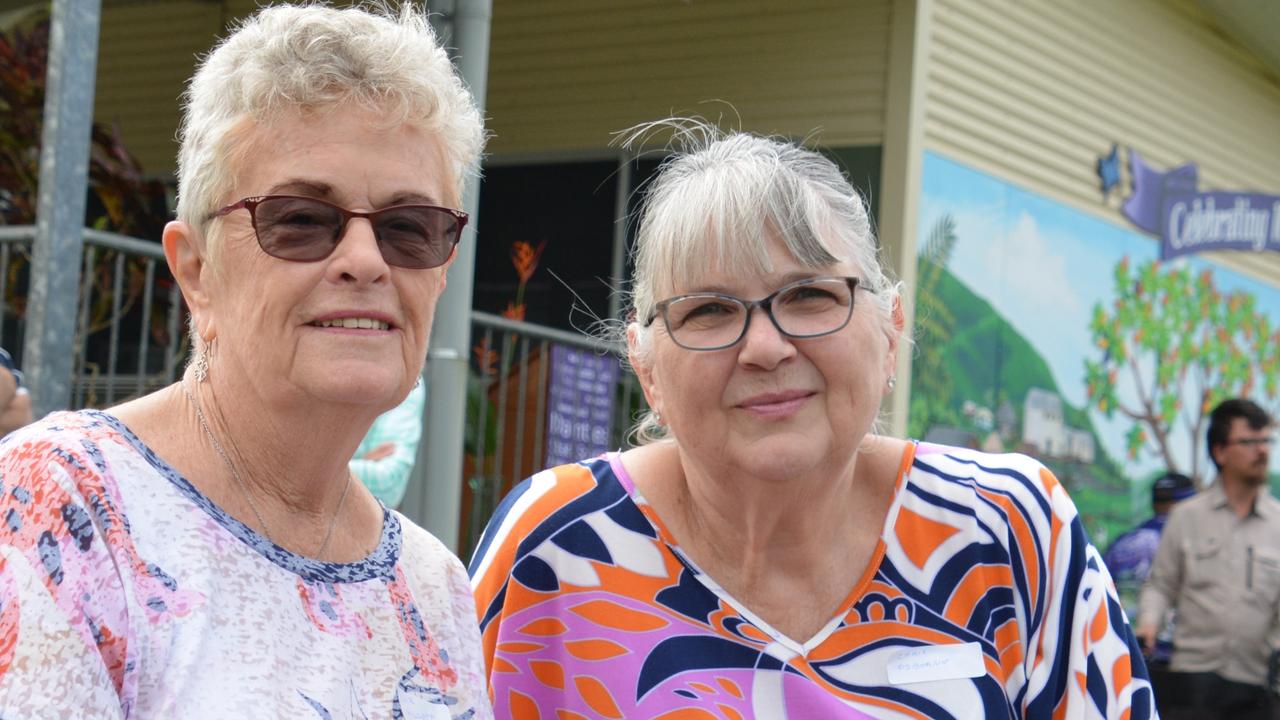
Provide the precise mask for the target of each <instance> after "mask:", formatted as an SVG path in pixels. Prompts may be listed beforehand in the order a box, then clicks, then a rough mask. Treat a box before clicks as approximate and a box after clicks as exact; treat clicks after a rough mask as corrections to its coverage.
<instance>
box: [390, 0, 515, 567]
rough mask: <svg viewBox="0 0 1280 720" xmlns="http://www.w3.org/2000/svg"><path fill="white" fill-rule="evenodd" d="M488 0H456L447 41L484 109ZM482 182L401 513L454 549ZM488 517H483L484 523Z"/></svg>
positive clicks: (476, 184) (471, 198)
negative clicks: (451, 35) (455, 51)
mask: <svg viewBox="0 0 1280 720" xmlns="http://www.w3.org/2000/svg"><path fill="white" fill-rule="evenodd" d="M492 17H493V2H492V0H458V2H457V3H456V5H455V9H454V13H453V37H452V43H453V45H454V47H456V48H457V56H456V58H455V62H456V64H457V66H458V72H459V73H460V74H461V75H462V78H463V80H465V81H466V83H467V85H468V86H469V87H470V88H471V94H472V95H473V96H474V97H475V100H476V104H477V105H479V106H480V109H481V110H482V111H483V109H484V98H485V85H486V81H487V80H488V75H489V26H490V22H491V20H492ZM479 208H480V180H479V178H478V177H472V178H471V179H470V180H469V181H468V182H467V187H466V190H465V192H464V193H463V209H465V210H466V211H467V212H468V213H469V214H470V215H471V222H469V223H467V229H466V231H465V233H464V234H463V237H462V242H461V243H459V245H458V257H457V258H456V259H454V261H453V266H452V267H451V268H450V269H449V285H448V287H447V288H446V289H445V292H444V295H443V296H441V298H440V304H439V306H438V307H437V308H436V317H435V325H434V327H433V328H432V331H431V345H430V349H429V350H428V352H427V371H426V372H427V414H426V418H425V423H426V424H425V427H424V434H425V438H424V442H422V443H421V444H420V445H419V449H418V460H417V463H416V464H415V465H414V470H413V473H412V475H411V476H410V478H409V489H408V492H407V493H406V498H405V503H404V510H405V512H406V514H407V515H409V517H410V518H411V519H413V520H414V521H415V522H417V523H419V524H421V525H422V526H423V527H425V528H426V529H427V530H429V531H430V532H431V533H432V534H433V535H435V536H436V537H438V538H440V540H441V542H443V543H444V544H445V545H447V546H448V547H449V548H450V549H451V550H453V551H455V552H456V551H457V549H458V539H459V538H458V525H459V523H458V516H459V512H460V511H461V507H462V442H463V432H464V424H465V422H466V414H467V356H468V348H469V347H470V345H471V289H472V285H473V283H474V275H475V253H476V228H477V227H478V226H479V224H480V223H479V220H480V218H479V217H478V215H479ZM486 519H487V518H486Z"/></svg>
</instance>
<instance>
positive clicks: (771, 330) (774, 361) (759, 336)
mask: <svg viewBox="0 0 1280 720" xmlns="http://www.w3.org/2000/svg"><path fill="white" fill-rule="evenodd" d="M795 354H796V346H795V344H794V342H793V341H792V339H791V338H789V337H787V336H786V335H784V334H783V333H782V331H781V330H779V329H778V327H777V325H775V324H774V322H773V318H771V317H770V316H769V313H768V312H767V311H766V310H765V309H764V308H763V307H755V308H752V309H751V314H750V315H749V316H748V318H747V331H746V333H745V334H744V335H743V337H742V341H741V342H740V343H739V348H738V362H740V363H742V364H745V365H753V366H756V367H762V368H766V369H768V368H773V367H775V366H776V365H778V363H781V362H782V361H784V360H786V359H788V358H790V357H793V356H794V355H795Z"/></svg>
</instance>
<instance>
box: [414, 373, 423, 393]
mask: <svg viewBox="0 0 1280 720" xmlns="http://www.w3.org/2000/svg"><path fill="white" fill-rule="evenodd" d="M420 387H422V375H421V373H419V375H418V377H416V378H414V380H413V389H414V390H417V389H418V388H420Z"/></svg>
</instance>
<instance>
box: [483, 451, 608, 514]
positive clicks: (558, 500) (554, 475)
mask: <svg viewBox="0 0 1280 720" xmlns="http://www.w3.org/2000/svg"><path fill="white" fill-rule="evenodd" d="M617 458H618V456H617V454H616V453H611V454H609V455H604V456H601V457H597V458H592V459H590V460H583V461H581V462H576V463H570V464H567V465H559V466H556V467H553V468H548V469H546V470H543V471H541V472H538V473H534V474H533V475H531V476H529V477H528V478H526V479H525V480H524V481H523V482H521V483H519V484H518V485H516V486H515V487H513V488H512V489H511V492H509V493H507V496H506V497H505V498H503V500H502V502H501V503H499V504H498V507H497V508H495V509H494V511H493V515H492V517H490V519H489V523H488V524H489V528H490V529H493V528H494V526H495V525H503V524H508V523H511V522H513V521H517V520H518V521H519V522H520V523H521V524H533V525H541V524H543V523H545V522H547V521H549V520H551V519H552V517H553V516H554V517H555V520H554V521H555V522H556V524H557V525H564V524H567V523H568V522H572V519H573V518H574V517H577V516H580V515H582V514H585V513H586V512H589V511H590V510H591V509H594V508H596V507H598V506H599V505H600V504H601V503H604V502H609V503H612V502H616V501H617V500H618V499H619V498H620V497H622V496H624V495H626V494H627V488H626V487H624V486H623V484H622V483H621V482H620V481H619V478H618V474H617V471H616V464H617V463H618V459H617ZM606 498H607V499H606ZM571 507H574V508H577V509H578V510H580V512H573V511H572V510H570V511H569V512H562V510H565V509H567V508H571Z"/></svg>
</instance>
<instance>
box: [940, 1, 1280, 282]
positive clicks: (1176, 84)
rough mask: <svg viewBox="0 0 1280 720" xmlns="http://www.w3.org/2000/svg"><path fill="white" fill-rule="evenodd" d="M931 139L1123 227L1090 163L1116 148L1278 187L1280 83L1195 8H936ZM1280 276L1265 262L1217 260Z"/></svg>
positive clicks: (1231, 183) (988, 4) (1212, 177)
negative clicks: (1196, 165)
mask: <svg viewBox="0 0 1280 720" xmlns="http://www.w3.org/2000/svg"><path fill="white" fill-rule="evenodd" d="M934 7H935V12H934V14H933V17H932V21H933V22H932V28H933V30H932V35H931V38H930V40H931V51H930V60H929V67H928V73H927V81H926V82H927V89H926V96H927V106H926V113H925V143H926V146H927V147H928V149H930V150H935V151H938V152H941V153H943V154H945V155H947V156H949V157H952V158H954V159H956V160H958V161H960V162H963V163H965V164H968V165H970V166H973V167H976V168H979V169H981V170H984V171H987V172H990V173H992V174H995V175H998V176H1000V177H1004V178H1006V179H1008V180H1010V181H1011V182H1014V183H1016V184H1018V185H1020V186H1023V187H1026V188H1027V189H1030V190H1033V191H1036V192H1041V193H1044V194H1046V195H1048V196H1051V197H1054V198H1056V199H1059V200H1062V201H1064V202H1067V203H1069V204H1071V205H1074V206H1076V207H1078V208H1081V209H1083V210H1085V211H1087V212H1091V213H1094V214H1097V215H1099V216H1102V217H1106V218H1108V219H1111V220H1113V221H1117V222H1122V223H1123V222H1124V221H1123V219H1122V218H1121V217H1120V215H1119V213H1118V211H1117V209H1116V208H1117V207H1118V202H1117V200H1116V199H1115V198H1113V199H1112V201H1111V202H1110V203H1107V202H1105V201H1104V200H1103V199H1102V197H1101V193H1100V191H1099V188H1098V178H1097V175H1096V174H1095V171H1094V162H1095V161H1096V159H1097V157H1098V156H1099V155H1102V154H1104V153H1106V152H1107V151H1108V150H1109V149H1110V147H1111V144H1112V143H1113V142H1115V143H1119V144H1121V145H1122V146H1128V147H1132V148H1134V149H1136V150H1137V151H1138V152H1139V153H1141V154H1142V156H1143V157H1144V158H1145V159H1146V160H1147V161H1148V162H1150V163H1151V164H1152V165H1153V166H1155V167H1157V168H1161V169H1163V168H1168V167H1171V166H1173V165H1178V164H1181V163H1184V162H1195V163H1197V164H1198V165H1199V166H1200V170H1201V180H1200V185H1201V187H1202V188H1206V189H1207V188H1218V189H1225V190H1236V189H1247V190H1255V191H1259V192H1269V193H1280V84H1278V83H1277V82H1276V79H1275V78H1276V76H1275V75H1274V74H1273V73H1267V72H1264V71H1263V70H1262V69H1261V67H1260V66H1259V65H1258V63H1257V61H1256V59H1255V58H1253V57H1252V56H1250V55H1249V54H1248V53H1247V52H1246V51H1244V50H1242V49H1241V48H1239V47H1238V46H1236V45H1235V44H1233V43H1232V42H1231V41H1230V40H1228V39H1226V38H1225V37H1224V36H1222V35H1221V34H1220V33H1218V32H1217V31H1216V30H1214V28H1213V25H1212V23H1211V21H1210V20H1209V19H1208V18H1206V17H1205V16H1204V15H1203V14H1202V13H1201V11H1200V10H1199V9H1198V8H1196V7H1195V6H1194V5H1192V4H1191V3H1190V2H1187V0H1126V1H1125V2H1111V1H1108V0H1082V1H1081V2H1071V3H1059V2H1048V1H1047V0H1037V1H1035V2H1008V1H1006V0H937V1H936V3H935V5H934ZM1219 259H1220V260H1221V261H1223V262H1226V263H1228V264H1232V265H1235V266H1237V267H1238V268H1240V269H1244V270H1246V271H1247V272H1250V273H1252V274H1254V275H1261V276H1269V277H1271V278H1273V279H1274V278H1280V261H1277V260H1275V259H1273V258H1271V257H1270V256H1267V257H1260V256H1256V255H1247V256H1246V255H1237V256H1236V257H1231V256H1222V257H1220V258H1219Z"/></svg>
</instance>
